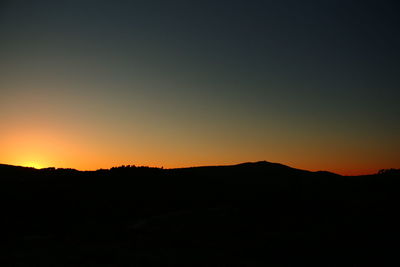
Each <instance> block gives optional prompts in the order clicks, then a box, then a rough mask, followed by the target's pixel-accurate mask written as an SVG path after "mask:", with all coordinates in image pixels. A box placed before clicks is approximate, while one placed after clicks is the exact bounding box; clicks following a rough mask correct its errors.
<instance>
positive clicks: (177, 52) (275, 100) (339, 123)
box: [0, 0, 400, 173]
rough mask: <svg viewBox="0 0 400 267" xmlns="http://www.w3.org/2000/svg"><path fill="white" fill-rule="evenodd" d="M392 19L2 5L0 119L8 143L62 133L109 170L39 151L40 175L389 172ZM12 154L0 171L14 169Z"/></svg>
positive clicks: (311, 4)
mask: <svg viewBox="0 0 400 267" xmlns="http://www.w3.org/2000/svg"><path fill="white" fill-rule="evenodd" d="M399 7H400V6H399V4H398V3H397V1H352V0H346V1H341V0H339V1H294V0H293V1H291V0H286V1H285V0H281V1H41V0H38V1H2V4H1V5H0V10H1V11H0V36H1V37H0V38H1V42H0V57H1V61H0V90H1V94H2V95H3V97H2V98H1V100H0V111H1V114H2V115H0V122H1V123H2V125H8V124H10V125H11V126H10V127H8V128H9V133H8V136H12V135H13V131H16V130H17V129H21V127H25V126H23V125H24V124H23V123H26V122H23V121H25V120H28V121H30V123H32V122H35V124H34V125H42V126H41V127H40V129H41V130H42V129H48V130H47V131H45V132H47V133H49V132H53V131H54V132H55V133H54V135H56V136H57V133H59V132H64V133H65V132H66V131H67V132H68V134H66V136H67V137H64V139H66V140H67V141H68V142H72V143H79V144H81V143H90V145H88V147H87V149H88V150H94V147H95V148H96V151H97V150H98V151H99V154H109V155H110V157H114V159H115V160H114V161H112V160H110V159H108V160H107V157H105V158H101V159H100V158H99V159H98V160H97V161H96V160H95V161H94V162H87V163H86V162H85V161H84V160H83V159H82V160H81V161H80V163H79V164H77V163H74V162H73V161H68V160H65V159H62V158H65V157H66V156H65V155H63V154H62V153H61V154H60V153H58V152H57V153H56V152H54V151H51V149H50V148H49V150H50V151H49V152H48V153H47V154H48V156H46V157H45V158H46V159H42V160H41V161H43V163H42V164H59V165H60V164H61V163H59V162H62V163H63V164H68V163H69V164H70V165H74V166H70V167H79V168H95V167H102V166H100V165H107V164H114V163H119V162H132V161H133V163H135V162H136V163H139V164H141V163H142V162H143V163H147V164H149V165H154V164H159V165H164V166H171V167H175V166H186V165H198V164H200V165H201V164H223V163H233V162H240V161H248V160H270V161H279V162H282V163H287V164H291V165H294V166H298V167H304V168H308V169H330V170H334V171H338V172H342V173H345V172H350V170H353V171H355V172H357V171H359V172H363V171H370V170H371V169H373V168H380V167H382V168H383V167H400V166H399V165H400V160H399V159H400V154H399V151H400V141H399V140H400V138H399V137H400V127H399V125H400V124H399V123H398V121H399V119H398V117H399V115H400V107H399V99H400V90H399V85H400V81H399V79H400V78H399V77H400V76H399V73H400V72H399V71H400V68H399V59H400V53H399V47H400V34H399V26H400V23H399V15H398V14H399V11H400V8H399ZM26 109H28V110H26ZM27 114H29V115H27ZM27 116H28V118H29V119H27ZM21 121H22V122H21ZM17 122H21V125H19V124H18V123H17ZM25 125H26V124H25ZM18 127H19V128H18ZM29 127H30V128H29ZM29 127H28V128H29V129H30V131H36V128H35V126H29ZM65 129H67V130H65ZM70 129H75V130H74V131H72V132H71V130H70ZM39 139H40V138H39ZM56 139H57V138H56ZM64 139H63V140H64ZM77 139H79V140H80V141H76V140H77ZM3 140H8V139H7V138H5V137H4V138H3ZM71 140H72V141H71ZM85 140H95V141H92V142H86V141H85ZM132 140H136V141H132ZM0 141H1V140H0ZM67 141H65V142H67ZM3 142H6V141H3ZM32 142H33V141H32ZM35 142H37V141H35ZM63 142H64V141H63ZM39 143H40V144H41V145H43V144H42V143H41V141H40V142H39ZM9 146H10V148H9V152H8V154H7V155H6V156H4V159H2V158H0V161H1V160H3V161H7V162H10V163H13V162H17V161H22V160H20V159H16V157H17V156H11V154H13V153H11V152H12V151H16V150H18V149H17V148H16V147H13V146H12V145H9ZM38 146H39V145H38ZM50 147H51V146H50ZM100 148H101V149H100ZM110 151H113V152H112V153H111V152H110ZM21 153H22V152H21ZM28 154H29V155H34V154H35V153H34V152H29V153H28ZM72 154H73V153H72ZM31 157H33V156H31ZM57 157H58V158H60V159H59V160H58V161H55V162H53V161H49V160H48V158H57ZM71 157H72V158H73V156H71ZM24 160H25V159H24ZM64 162H66V163H64ZM152 163H154V164H152ZM104 167H107V166H104Z"/></svg>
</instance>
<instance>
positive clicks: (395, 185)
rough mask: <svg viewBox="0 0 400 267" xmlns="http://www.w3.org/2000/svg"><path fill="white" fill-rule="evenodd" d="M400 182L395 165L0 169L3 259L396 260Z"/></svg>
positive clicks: (119, 262) (44, 262) (21, 262)
mask: <svg viewBox="0 0 400 267" xmlns="http://www.w3.org/2000/svg"><path fill="white" fill-rule="evenodd" d="M399 178H400V175H399V171H398V170H395V169H391V170H387V171H382V172H380V173H379V174H376V175H365V176H341V175H337V174H332V173H329V172H321V171H319V172H310V171H305V170H299V169H295V168H291V167H288V166H285V165H282V164H277V163H270V162H265V161H261V162H254V163H242V164H237V165H229V166H205V167H193V168H179V169H162V168H150V167H136V166H120V167H114V168H111V169H109V170H97V171H77V170H73V169H55V168H45V169H40V170H37V169H34V168H26V167H17V166H10V165H0V210H1V212H2V221H1V224H2V225H1V227H0V236H1V237H2V238H1V245H2V246H3V247H4V249H3V250H2V252H1V253H0V263H1V264H2V265H3V266H8V265H11V264H12V265H17V266H32V265H39V266H99V265H101V266H126V265H129V266H149V265H158V266H160V265H181V266H235V265H243V266H266V265H267V266H268V265H272V266H293V265H300V264H307V265H308V266H310V265H316V266H338V265H340V266H364V265H366V264H370V263H373V264H375V265H380V266H383V265H386V264H385V260H386V261H391V262H390V263H391V265H393V260H396V259H397V257H394V256H395V255H397V253H394V252H395V251H396V252H397V249H396V248H397V245H393V244H398V242H397V241H398V240H400V229H399V225H400V219H399V218H398V216H397V212H396V210H397V209H398V206H399V205H400V196H399V192H400V179H399ZM396 242H397V243H396ZM392 252H393V253H392ZM377 253H379V256H376V257H375V256H374V255H376V254H377ZM382 253H383V254H382ZM381 255H384V257H382V256H381ZM349 257H350V260H349V259H348V258H349ZM397 261H398V259H397Z"/></svg>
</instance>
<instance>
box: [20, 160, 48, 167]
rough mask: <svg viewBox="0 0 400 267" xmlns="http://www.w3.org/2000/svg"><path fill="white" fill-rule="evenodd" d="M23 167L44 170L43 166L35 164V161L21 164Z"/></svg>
mask: <svg viewBox="0 0 400 267" xmlns="http://www.w3.org/2000/svg"><path fill="white" fill-rule="evenodd" d="M21 166H23V167H31V168H35V169H42V168H44V167H43V165H42V164H40V163H38V162H35V161H27V162H24V163H22V164H21Z"/></svg>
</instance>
